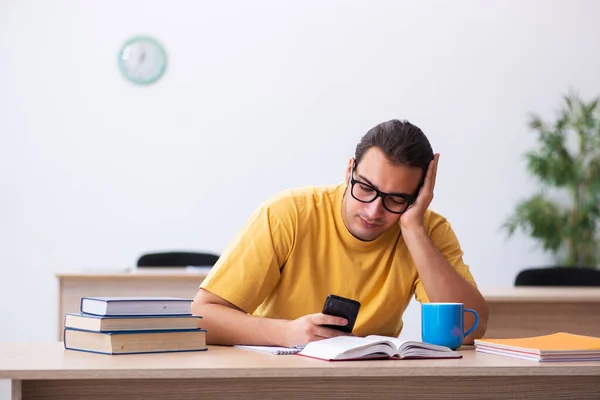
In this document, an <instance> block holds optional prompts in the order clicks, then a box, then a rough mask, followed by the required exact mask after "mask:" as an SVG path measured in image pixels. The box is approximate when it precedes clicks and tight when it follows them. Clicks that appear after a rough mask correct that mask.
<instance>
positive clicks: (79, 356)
mask: <svg viewBox="0 0 600 400" xmlns="http://www.w3.org/2000/svg"><path fill="white" fill-rule="evenodd" d="M461 353H462V354H463V358H462V359H455V360H405V361H390V360H387V361H346V362H327V361H320V360H314V359H309V358H304V357H300V356H275V355H271V354H264V353H257V352H253V351H248V350H240V349H235V348H232V347H218V346H211V347H210V348H209V350H208V351H206V352H195V353H163V354H140V355H120V356H106V355H99V354H91V353H83V352H77V351H70V350H64V349H63V347H62V343H17V344H14V343H12V344H8V343H2V344H0V379H11V380H12V385H13V389H12V393H13V395H12V399H13V400H17V399H18V400H31V399H50V400H51V399H58V398H63V396H65V395H68V396H69V398H74V399H144V400H152V399H197V398H203V399H204V398H261V399H264V398H282V397H285V398H306V399H315V398H391V397H394V398H408V399H416V398H435V399H449V398H461V399H503V398H509V399H515V398H521V397H527V398H528V399H547V398H569V399H570V398H577V399H598V398H600V362H587V363H548V364H539V363H536V362H533V361H525V360H518V359H513V358H508V357H502V356H494V355H488V354H481V353H476V352H475V351H473V350H461Z"/></svg>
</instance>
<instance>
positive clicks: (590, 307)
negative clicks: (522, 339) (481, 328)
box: [482, 287, 600, 338]
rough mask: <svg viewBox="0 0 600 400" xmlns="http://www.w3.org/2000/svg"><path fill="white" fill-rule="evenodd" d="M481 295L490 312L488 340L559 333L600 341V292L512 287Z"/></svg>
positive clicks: (489, 291)
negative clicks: (584, 336)
mask: <svg viewBox="0 0 600 400" xmlns="http://www.w3.org/2000/svg"><path fill="white" fill-rule="evenodd" d="M482 294H483V295H484V297H485V299H486V301H487V303H488V306H489V309H490V318H489V321H488V326H487V333H486V335H485V336H486V337H489V338H509V337H519V336H538V335H546V334H550V333H556V332H569V333H577V334H581V335H590V336H598V337H600V288H590V287H582V288H572V287H568V288H565V287H513V288H506V289H497V290H483V289H482Z"/></svg>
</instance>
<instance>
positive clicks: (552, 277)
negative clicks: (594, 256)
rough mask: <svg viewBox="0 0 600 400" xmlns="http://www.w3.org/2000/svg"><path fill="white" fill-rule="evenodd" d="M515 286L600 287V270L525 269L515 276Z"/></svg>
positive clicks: (578, 268)
mask: <svg viewBox="0 0 600 400" xmlns="http://www.w3.org/2000/svg"><path fill="white" fill-rule="evenodd" d="M515 286H600V270H598V269H594V268H584V267H549V268H532V269H525V270H523V271H521V272H519V274H518V275H517V277H516V279H515Z"/></svg>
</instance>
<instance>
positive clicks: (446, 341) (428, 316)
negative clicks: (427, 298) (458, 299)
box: [421, 303, 479, 350]
mask: <svg viewBox="0 0 600 400" xmlns="http://www.w3.org/2000/svg"><path fill="white" fill-rule="evenodd" d="M465 312H470V313H473V314H474V315H475V323H474V324H473V326H472V327H471V328H470V329H469V330H468V331H466V332H465V320H464V314H465ZM478 323H479V315H478V314H477V311H475V310H472V309H470V308H464V305H463V304H462V303H423V304H422V305H421V340H422V341H423V342H425V343H431V344H437V345H440V346H446V347H450V348H451V349H452V350H456V349H457V348H459V347H460V346H462V344H463V341H464V339H465V336H469V334H470V333H471V332H473V331H474V330H475V328H477V324H478Z"/></svg>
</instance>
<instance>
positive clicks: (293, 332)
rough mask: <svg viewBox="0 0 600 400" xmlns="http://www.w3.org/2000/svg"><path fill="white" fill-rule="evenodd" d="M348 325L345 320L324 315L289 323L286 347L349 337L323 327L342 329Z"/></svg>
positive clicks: (315, 315)
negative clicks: (343, 336)
mask: <svg viewBox="0 0 600 400" xmlns="http://www.w3.org/2000/svg"><path fill="white" fill-rule="evenodd" d="M347 323H348V321H347V320H346V319H345V318H341V317H336V316H333V315H325V314H323V313H318V314H308V315H305V316H303V317H300V318H297V319H295V320H293V321H289V322H288V324H289V325H288V329H287V334H286V337H285V344H284V345H285V346H294V345H304V344H307V343H309V342H314V341H315V340H321V339H327V338H331V337H336V336H341V335H348V333H346V332H342V331H340V330H337V329H332V328H328V327H325V326H323V325H329V326H339V327H340V328H341V327H343V326H345V325H346V324H347Z"/></svg>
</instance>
